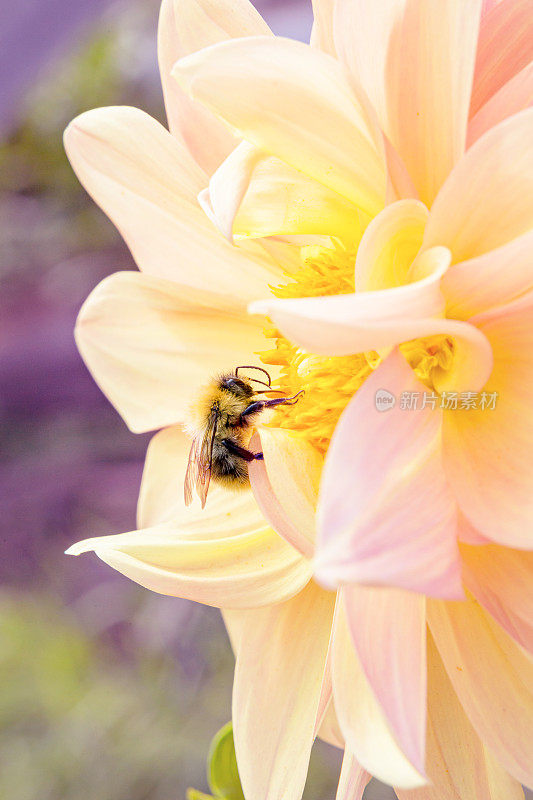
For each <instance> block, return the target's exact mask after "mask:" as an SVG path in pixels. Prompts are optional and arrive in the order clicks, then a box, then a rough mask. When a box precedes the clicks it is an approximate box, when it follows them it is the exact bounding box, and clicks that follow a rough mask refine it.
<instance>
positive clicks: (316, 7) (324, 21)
mask: <svg viewBox="0 0 533 800" xmlns="http://www.w3.org/2000/svg"><path fill="white" fill-rule="evenodd" d="M312 4H313V17H314V22H313V28H312V30H311V46H312V47H318V49H319V50H322V51H323V52H324V53H329V54H330V55H331V56H336V55H337V53H336V50H335V41H334V36H333V11H334V9H335V0H312Z"/></svg>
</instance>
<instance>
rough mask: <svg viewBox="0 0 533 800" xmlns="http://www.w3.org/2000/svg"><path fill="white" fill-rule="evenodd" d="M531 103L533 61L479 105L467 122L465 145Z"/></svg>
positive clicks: (469, 145) (471, 142)
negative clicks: (475, 112)
mask: <svg viewBox="0 0 533 800" xmlns="http://www.w3.org/2000/svg"><path fill="white" fill-rule="evenodd" d="M532 104H533V63H531V64H528V65H527V67H524V69H522V70H520V72H519V73H518V74H517V75H515V76H514V78H511V80H510V81H508V82H507V83H506V84H504V85H503V86H502V88H501V89H499V90H498V91H497V92H496V94H494V95H493V96H492V97H491V98H490V100H488V101H487V102H486V103H485V105H484V106H481V108H480V109H479V111H478V112H477V114H476V115H475V116H474V117H473V118H472V119H471V120H470V122H469V124H468V136H467V147H471V146H472V145H473V144H474V142H475V141H477V140H478V139H479V138H480V137H481V136H483V134H484V133H486V132H487V131H488V130H490V129H491V128H493V127H494V126H495V125H499V123H500V122H502V121H503V120H504V119H507V117H511V116H512V115H513V114H517V113H518V112H519V111H522V110H523V109H524V108H529V106H530V105H532Z"/></svg>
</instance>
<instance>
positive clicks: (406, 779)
mask: <svg viewBox="0 0 533 800" xmlns="http://www.w3.org/2000/svg"><path fill="white" fill-rule="evenodd" d="M333 696H334V699H335V707H336V710H337V715H338V718H339V723H340V726H341V730H342V733H343V736H344V738H345V740H346V748H347V749H348V750H350V752H352V753H353V755H354V757H355V758H356V759H357V761H358V763H359V764H360V765H361V766H362V767H363V768H364V769H365V770H367V771H368V772H369V773H370V774H371V775H375V776H376V778H379V779H380V780H382V781H384V782H385V783H389V784H391V785H394V786H395V787H403V788H405V789H413V788H416V787H418V786H424V785H425V784H426V783H427V779H426V777H425V775H424V773H423V771H420V770H419V769H417V768H416V766H414V765H413V764H411V762H410V761H409V760H408V758H407V757H406V755H405V753H404V752H403V750H402V749H401V747H400V745H399V743H398V742H397V740H396V738H395V736H394V734H393V732H392V729H391V727H390V725H389V723H388V721H387V719H386V717H385V714H384V713H383V709H382V707H381V705H380V703H379V702H378V700H377V699H376V696H375V694H374V692H373V691H372V688H371V687H370V684H369V682H368V680H367V678H366V675H365V672H364V670H363V667H362V666H361V663H360V661H359V659H358V657H357V654H356V651H355V649H354V646H353V643H352V639H351V635H350V631H349V629H348V623H347V620H346V611H345V608H344V602H340V603H338V605H337V609H336V612H335V628H334V631H333Z"/></svg>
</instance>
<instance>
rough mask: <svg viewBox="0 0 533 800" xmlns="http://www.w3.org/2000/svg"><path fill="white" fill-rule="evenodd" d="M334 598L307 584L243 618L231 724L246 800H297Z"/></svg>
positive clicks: (318, 693)
mask: <svg viewBox="0 0 533 800" xmlns="http://www.w3.org/2000/svg"><path fill="white" fill-rule="evenodd" d="M334 602H335V595H334V594H333V593H331V592H325V591H323V590H322V589H320V588H319V587H318V586H317V585H316V584H314V583H313V582H311V583H309V584H308V586H307V587H306V588H305V589H304V590H303V591H302V592H300V594H298V595H297V596H296V597H294V598H293V599H292V600H289V601H288V602H287V603H283V604H280V605H275V606H270V607H269V608H265V609H262V610H258V611H254V612H251V613H248V614H247V615H246V619H245V623H244V627H243V628H242V629H241V636H240V644H239V647H238V651H237V665H236V669H235V681H234V687H233V725H234V736H235V749H236V753H237V763H238V766H239V775H240V778H241V781H242V785H243V789H244V794H245V796H246V798H247V800H300V797H301V795H302V791H303V788H304V784H305V779H306V775H307V767H308V762H309V755H310V752H311V746H312V744H313V740H314V736H315V725H316V719H317V714H318V708H319V701H320V696H321V689H322V683H323V679H324V671H325V667H326V659H327V653H328V647H329V641H330V634H331V627H332V621H333V608H334Z"/></svg>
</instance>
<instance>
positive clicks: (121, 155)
mask: <svg viewBox="0 0 533 800" xmlns="http://www.w3.org/2000/svg"><path fill="white" fill-rule="evenodd" d="M65 148H66V151H67V155H68V157H69V159H70V161H71V164H72V166H73V168H74V171H75V172H76V174H77V176H78V178H79V179H80V181H81V182H82V183H83V185H84V186H85V188H86V189H87V191H88V192H89V194H90V195H91V196H92V197H93V199H94V200H95V201H96V202H97V203H98V205H99V206H100V207H101V208H102V209H103V210H104V211H105V213H106V214H108V216H109V217H110V219H111V220H112V221H113V222H114V223H115V225H116V226H117V228H118V229H119V231H120V232H121V234H122V235H123V237H124V239H125V240H126V243H127V244H128V246H129V248H130V250H131V252H132V254H133V257H134V258H135V260H136V262H137V265H138V266H139V268H140V269H141V270H143V271H144V272H147V273H149V274H151V275H155V276H157V277H160V278H167V279H169V280H173V281H175V282H176V283H177V284H181V285H182V286H192V287H195V288H199V289H204V288H205V287H206V286H207V287H208V288H209V290H210V291H213V292H218V293H219V294H221V295H223V296H225V297H227V298H228V299H232V300H235V299H239V298H240V299H242V300H243V301H244V300H245V299H249V298H254V297H257V296H260V294H261V293H264V292H265V291H267V287H268V285H269V283H271V282H272V280H273V279H275V278H276V277H277V276H279V275H280V274H281V270H280V268H279V266H278V265H276V264H274V263H273V262H272V260H271V259H269V258H268V257H267V255H266V253H264V251H263V255H262V256H260V255H259V254H258V253H256V254H252V253H249V252H246V253H245V252H243V251H241V250H240V249H239V248H235V247H231V246H230V245H229V244H228V243H227V242H226V241H224V239H223V237H221V236H220V233H219V232H218V231H217V230H216V229H215V228H214V226H213V225H212V223H211V222H210V221H209V220H208V218H207V217H206V215H205V213H204V212H203V211H202V209H201V208H200V206H199V204H198V201H197V199H196V198H197V195H198V193H199V192H200V190H201V189H202V188H204V187H205V186H206V185H207V178H206V177H205V175H204V173H203V172H202V170H201V169H200V168H199V167H198V166H197V165H196V164H195V162H194V161H193V159H192V158H191V156H190V155H189V153H188V151H187V150H186V148H185V147H184V146H183V145H182V144H180V142H179V141H178V140H177V139H176V138H175V137H173V136H172V135H171V134H170V133H169V132H168V131H167V130H165V128H163V127H162V126H161V125H160V124H159V123H158V122H156V121H155V120H154V119H152V118H151V117H149V116H148V114H144V113H143V112H142V111H139V110H137V109H135V108H125V107H114V108H100V109H96V110H94V111H88V112H86V113H85V114H82V115H81V116H80V117H77V118H76V119H75V120H74V121H73V122H71V124H70V125H69V127H68V128H67V130H66V132H65Z"/></svg>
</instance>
